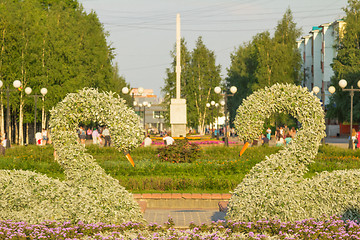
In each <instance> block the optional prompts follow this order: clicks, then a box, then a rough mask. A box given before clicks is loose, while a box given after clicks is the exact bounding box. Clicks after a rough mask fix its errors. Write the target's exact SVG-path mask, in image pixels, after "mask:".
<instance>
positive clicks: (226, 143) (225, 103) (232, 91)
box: [214, 86, 237, 147]
mask: <svg viewBox="0 0 360 240" xmlns="http://www.w3.org/2000/svg"><path fill="white" fill-rule="evenodd" d="M214 91H215V93H217V94H220V95H221V96H224V101H222V102H220V104H221V105H222V106H224V112H225V146H227V147H228V146H229V137H228V131H227V127H228V119H227V113H228V110H227V101H228V99H227V98H228V97H231V96H234V94H235V93H236V92H237V88H236V87H235V86H231V87H230V93H227V91H224V92H222V91H221V88H220V87H215V88H214Z"/></svg>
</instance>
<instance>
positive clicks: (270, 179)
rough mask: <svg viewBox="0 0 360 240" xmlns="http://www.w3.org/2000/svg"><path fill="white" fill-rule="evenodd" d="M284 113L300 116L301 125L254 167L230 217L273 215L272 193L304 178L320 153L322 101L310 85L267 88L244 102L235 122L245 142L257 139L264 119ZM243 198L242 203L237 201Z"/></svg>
mask: <svg viewBox="0 0 360 240" xmlns="http://www.w3.org/2000/svg"><path fill="white" fill-rule="evenodd" d="M281 112H283V113H287V114H290V115H292V116H293V117H295V118H297V119H298V121H299V122H300V123H301V128H300V129H299V130H298V132H297V134H296V136H295V138H294V139H293V140H292V142H291V143H290V144H289V145H287V146H285V147H284V148H283V149H282V150H280V151H279V152H278V153H277V154H273V155H271V156H270V157H267V158H266V159H265V160H264V161H262V162H261V163H259V164H257V165H256V166H254V167H253V169H252V170H251V171H250V173H249V174H247V175H246V176H245V178H244V179H243V182H242V183H241V184H240V185H239V186H238V187H237V188H236V189H235V191H234V194H233V196H232V199H231V201H230V204H229V214H228V217H229V218H231V219H236V220H240V219H241V220H244V219H246V220H253V219H254V218H255V219H261V218H268V217H273V216H271V215H272V214H270V213H271V212H272V210H271V208H272V207H273V206H272V204H275V205H276V203H274V202H272V201H273V200H274V199H275V198H271V197H270V196H273V194H279V195H278V196H280V195H281V196H283V194H280V193H281V192H282V193H286V191H285V190H286V189H285V190H284V189H282V188H283V187H286V186H287V187H290V186H292V184H293V183H295V182H299V181H301V180H302V179H303V178H302V177H303V175H304V174H305V173H306V171H307V167H306V166H307V165H308V164H309V163H310V162H312V160H313V159H314V157H315V156H316V154H317V151H318V147H319V144H320V141H321V139H322V138H323V137H324V136H325V122H324V112H323V110H322V108H321V104H320V101H319V99H318V98H316V97H315V96H314V95H312V93H310V92H309V91H308V89H307V88H302V87H300V86H295V85H291V84H276V85H273V86H272V87H269V88H268V87H266V88H265V89H262V90H259V91H257V92H254V93H253V94H252V95H250V96H249V97H248V98H247V99H245V100H244V101H243V103H242V105H241V106H240V107H239V109H238V110H237V116H236V119H235V122H234V123H235V127H236V129H237V133H238V135H239V137H240V138H241V139H243V140H244V141H248V140H253V139H257V138H258V137H259V135H260V134H261V133H262V131H263V128H264V120H265V119H267V118H269V117H270V116H271V115H272V114H274V113H281ZM289 191H290V190H289ZM254 194H257V197H255V196H254ZM254 197H255V198H254ZM240 200H241V201H242V202H241V203H239V202H237V201H240ZM275 202H279V201H278V200H276V201H275ZM280 202H281V201H280ZM280 202H279V203H280ZM239 204H240V205H239ZM249 205H251V206H252V207H253V212H252V211H251V210H250V211H248V210H246V211H245V207H246V208H248V207H249ZM242 208H244V209H242ZM280 212H281V210H280V209H279V211H273V213H276V214H277V215H278V216H279V215H280ZM300 212H302V211H300ZM287 217H288V216H286V217H285V218H287Z"/></svg>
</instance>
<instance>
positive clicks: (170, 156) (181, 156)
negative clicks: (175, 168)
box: [158, 138, 200, 163]
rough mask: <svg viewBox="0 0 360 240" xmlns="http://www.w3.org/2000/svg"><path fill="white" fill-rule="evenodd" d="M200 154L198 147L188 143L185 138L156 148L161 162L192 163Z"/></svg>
mask: <svg viewBox="0 0 360 240" xmlns="http://www.w3.org/2000/svg"><path fill="white" fill-rule="evenodd" d="M199 155H200V147H199V146H198V145H197V144H194V143H190V142H189V141H188V140H187V139H186V138H185V139H177V140H175V143H174V144H172V145H169V146H165V147H160V148H158V156H159V159H160V161H162V162H173V163H192V162H193V161H195V160H196V159H197V158H198V157H199Z"/></svg>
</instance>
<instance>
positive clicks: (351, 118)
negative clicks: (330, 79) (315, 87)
mask: <svg viewBox="0 0 360 240" xmlns="http://www.w3.org/2000/svg"><path fill="white" fill-rule="evenodd" d="M346 85H347V81H346V80H345V79H341V80H340V81H339V86H340V87H341V89H342V90H343V91H347V92H349V93H350V133H349V136H350V140H352V139H351V131H352V125H353V102H354V99H353V98H354V92H360V89H355V88H354V87H353V86H351V88H350V89H349V88H345V87H346ZM357 86H358V87H359V88H360V80H359V81H358V82H357ZM333 90H334V92H335V88H334V87H333ZM349 147H350V146H349Z"/></svg>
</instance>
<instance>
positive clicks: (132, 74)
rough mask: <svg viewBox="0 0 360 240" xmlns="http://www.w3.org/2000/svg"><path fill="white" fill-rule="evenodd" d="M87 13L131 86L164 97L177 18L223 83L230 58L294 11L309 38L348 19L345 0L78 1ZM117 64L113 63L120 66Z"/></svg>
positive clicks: (183, 33) (190, 42) (191, 45)
mask: <svg viewBox="0 0 360 240" xmlns="http://www.w3.org/2000/svg"><path fill="white" fill-rule="evenodd" d="M79 2H80V3H81V4H83V7H84V9H85V10H86V12H90V11H91V10H93V11H95V12H96V13H97V15H98V17H99V19H100V22H101V23H102V24H103V25H104V28H105V31H107V32H108V33H109V37H108V38H107V41H108V43H111V44H112V47H114V48H115V54H116V57H115V62H116V63H118V65H119V70H120V74H121V75H122V76H124V77H125V79H126V81H127V82H128V83H129V84H130V86H131V87H134V88H137V87H143V88H151V89H154V92H155V94H157V95H158V96H160V90H161V87H163V85H164V78H165V77H166V73H165V70H166V68H167V67H170V65H171V62H172V59H171V57H170V51H171V50H173V47H174V46H175V42H176V14H177V13H180V17H181V37H184V38H185V40H186V42H187V47H188V50H190V51H191V50H193V48H194V46H195V43H196V40H197V39H198V37H199V36H202V39H203V42H204V44H205V45H206V46H207V48H208V49H210V50H212V51H214V53H215V56H216V64H220V65H221V66H222V78H223V79H224V78H225V77H226V75H227V70H226V69H227V68H228V67H229V66H230V54H231V53H232V52H234V50H235V48H237V47H238V46H240V45H241V44H242V43H244V42H248V41H250V40H251V39H252V37H253V36H255V35H256V34H257V33H260V32H262V31H265V30H269V31H270V33H271V34H272V36H273V32H274V29H275V27H276V25H277V23H278V21H279V20H280V19H281V18H282V16H283V14H284V13H285V11H286V9H287V8H288V7H290V9H291V11H292V12H293V16H294V20H295V22H296V23H297V26H298V27H300V28H302V31H303V35H307V34H308V33H309V31H310V30H311V28H312V26H318V25H320V24H323V23H329V22H333V21H334V20H337V19H339V18H342V17H343V16H344V12H343V11H342V8H343V7H346V6H347V1H346V0H316V1H315V0H297V1H295V0H182V1H175V0H79ZM115 62H114V63H115Z"/></svg>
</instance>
